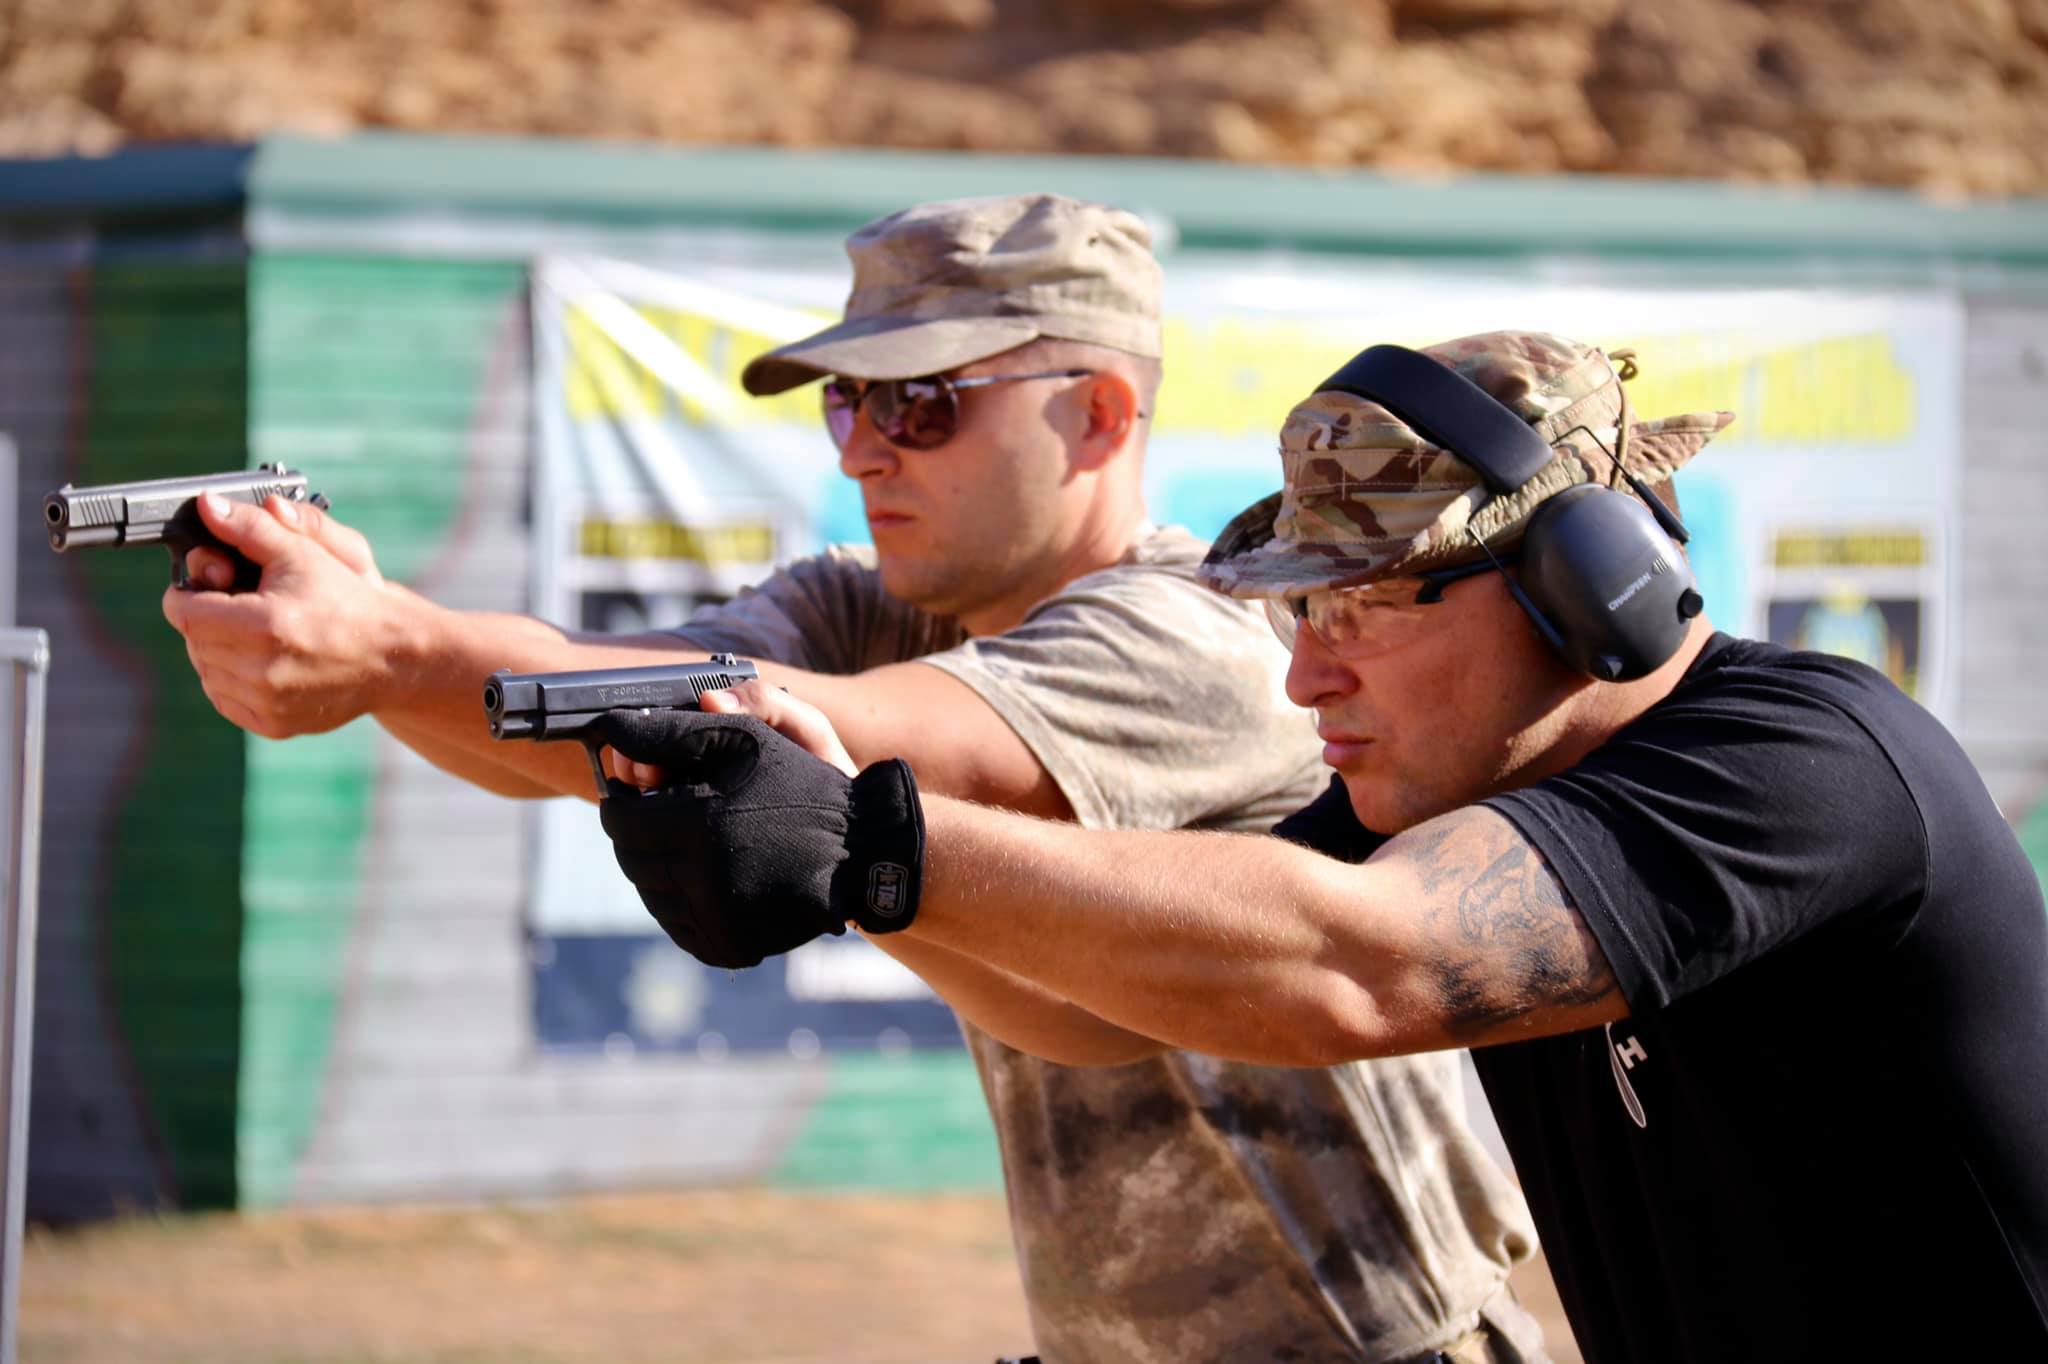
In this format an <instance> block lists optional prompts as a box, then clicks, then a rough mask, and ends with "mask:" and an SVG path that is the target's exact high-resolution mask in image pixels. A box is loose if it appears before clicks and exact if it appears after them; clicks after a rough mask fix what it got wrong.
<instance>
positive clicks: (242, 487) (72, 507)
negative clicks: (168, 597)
mask: <svg viewBox="0 0 2048 1364" xmlns="http://www.w3.org/2000/svg"><path fill="white" fill-rule="evenodd" d="M201 493H215V494H217V495H219V496H221V497H225V498H227V499H228V500H229V501H230V502H246V503H248V504H249V505H250V506H252V507H260V506H262V505H263V502H264V499H265V498H267V497H269V496H270V495H271V494H273V493H275V494H276V495H277V496H279V497H281V498H283V499H284V500H285V501H287V502H310V503H312V504H313V505H314V506H316V507H318V508H320V509H321V510H322V511H325V510H326V509H327V499H326V498H324V497H322V496H321V495H320V494H319V493H314V492H308V491H306V476H305V475H304V474H302V473H298V472H296V471H294V470H291V469H287V468H285V467H284V466H283V465H282V464H265V465H263V466H262V467H260V468H257V469H254V470H241V471H238V472H236V473H231V474H195V475H193V476H192V477H189V478H152V479H145V480H143V481H141V482H137V483H103V484H101V485H100V486H98V487H96V488H74V487H72V486H71V485H70V484H69V483H67V484H65V485H64V486H63V487H61V488H59V489H57V491H56V492H53V493H51V494H50V495H49V496H47V497H45V498H44V499H43V525H44V527H45V528H46V529H47V530H48V531H49V532H50V548H51V549H54V550H56V551H57V552H58V553H60V554H61V553H63V552H64V551H65V550H68V549H80V548H90V547H95V546H102V545H106V546H112V547H114V548H116V549H120V548H125V547H126V546H129V545H162V546H163V547H164V548H165V549H167V550H169V551H170V552H171V582H172V584H173V585H175V586H177V587H181V588H184V587H190V586H191V585H192V584H191V583H190V582H189V581H188V580H187V578H186V576H185V555H186V554H187V553H188V552H190V551H191V550H194V549H197V548H199V547H200V546H201V545H207V546H210V547H212V548H214V549H217V550H220V551H221V552H222V553H223V554H226V555H227V556H228V557H229V558H231V559H232V560H234V565H235V583H234V587H233V589H232V590H233V591H236V592H253V591H254V590H255V589H256V585H257V583H258V581H259V580H260V579H261V578H262V576H263V570H262V569H260V568H258V567H257V566H256V565H255V564H253V563H250V562H249V561H248V560H247V559H245V558H243V557H242V555H241V554H240V553H238V552H237V551H235V550H234V549H231V548H230V547H228V546H227V545H224V544H222V543H221V542H220V541H219V540H218V539H216V538H215V536H214V534H213V532H212V531H210V530H208V529H207V528H206V523H205V522H204V521H201V520H200V519H199V495H200V494H201Z"/></svg>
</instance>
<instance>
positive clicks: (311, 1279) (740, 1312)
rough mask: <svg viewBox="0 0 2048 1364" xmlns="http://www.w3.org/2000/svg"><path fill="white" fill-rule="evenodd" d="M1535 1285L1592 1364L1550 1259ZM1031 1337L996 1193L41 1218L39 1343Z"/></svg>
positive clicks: (444, 1344) (988, 1355)
mask: <svg viewBox="0 0 2048 1364" xmlns="http://www.w3.org/2000/svg"><path fill="white" fill-rule="evenodd" d="M1532 1270H1533V1272H1531V1271H1532ZM1517 1288H1518V1290H1519V1291H1520V1292H1521V1293H1522V1296H1523V1299H1524V1301H1525V1302H1526V1303H1528V1304H1529V1306H1530V1307H1531V1309H1532V1310H1534V1311H1536V1312H1537V1313H1538V1314H1539V1315H1540V1316H1542V1317H1543V1319H1544V1324H1545V1327H1546V1329H1547V1330H1548V1331H1549V1333H1550V1336H1551V1339H1552V1341H1553V1343H1554V1345H1555V1346H1556V1357H1557V1358H1558V1359H1559V1361H1560V1362H1561V1364H1569V1362H1570V1361H1576V1359H1577V1355H1576V1354H1575V1353H1574V1352H1573V1351H1572V1350H1571V1348H1570V1337H1569V1335H1568V1334H1566V1331H1565V1327H1564V1324H1563V1319H1562V1316H1561V1314H1560V1313H1559V1312H1558V1310H1557V1305H1556V1297H1555V1294H1554V1293H1553V1292H1552V1290H1551V1288H1550V1283H1549V1279H1548V1275H1547V1274H1546V1273H1545V1272H1544V1271H1543V1270H1542V1268H1541V1266H1540V1265H1538V1266H1531V1267H1528V1268H1525V1270H1524V1271H1523V1272H1522V1273H1521V1274H1519V1275H1518V1276H1517ZM1028 1339H1029V1334H1028V1328H1027V1326H1026V1322H1025V1316H1024V1305H1023V1301H1022V1299H1021V1297H1020V1296H1019V1293H1018V1289H1017V1277H1016V1264H1015V1260H1014V1258H1013V1256H1012V1253H1011V1250H1010V1242H1009V1231H1008V1226H1007V1221H1006V1218H1005V1215H1004V1210H1003V1203H1002V1200H1001V1198H1000V1197H999V1196H996V1195H992V1194H989V1195H958V1196H942V1197H929V1198H908V1197H870V1196H850V1195H829V1194H787V1193H770V1192H760V1191H728V1192H704V1193H690V1194H659V1195H634V1196H620V1197H607V1198H586V1199H576V1200H569V1201H563V1202H553V1203H544V1204H523V1205H516V1206H491V1207H440V1208H414V1207H408V1208H378V1209H337V1210H327V1211H313V1212H280V1213H262V1214H251V1215H242V1216H233V1215H219V1216H195V1217H173V1218H150V1219H137V1220H131V1221H126V1222H120V1223H113V1224H107V1225H102V1226H97V1227H88V1228H83V1229H79V1230H73V1231H62V1232H59V1231H51V1230H48V1229H41V1228H31V1229H30V1232H29V1235H28V1240H27V1244H26V1247H25V1254H24V1257H23V1268H22V1285H21V1325H20V1337H19V1340H20V1350H19V1356H20V1359H21V1361H22V1364H599V1361H602V1362H603V1364H642V1361H646V1362H648V1364H652V1361H662V1364H739V1362H740V1361H747V1362H748V1364H826V1362H827V1361H835V1362H838V1364H967V1362H969V1361H972V1362H973V1364H986V1361H988V1360H990V1359H992V1358H994V1357H995V1356H996V1355H997V1354H1000V1353H1003V1352H1006V1351H1008V1352H1015V1351H1018V1350H1020V1349H1022V1348H1024V1346H1025V1343H1026V1342H1027V1341H1028Z"/></svg>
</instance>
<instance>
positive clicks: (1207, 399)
mask: <svg viewBox="0 0 2048 1364" xmlns="http://www.w3.org/2000/svg"><path fill="white" fill-rule="evenodd" d="M1359 344H1360V343H1359V342H1358V339H1357V337H1356V336H1354V335H1352V334H1351V333H1349V332H1346V331H1341V330H1339V329H1338V328H1337V327H1335V326H1333V325H1330V324H1327V323H1326V324H1322V325H1305V324H1303V323H1301V322H1298V321H1294V320H1292V319H1288V320H1281V319H1264V318H1234V317H1225V318H1217V319H1215V320H1213V321H1207V322H1202V323H1195V322H1190V321H1189V320H1188V319H1186V318H1184V317H1169V318H1167V319H1166V323H1165V327H1164V345H1165V351H1166V359H1165V370H1166V380H1165V382H1164V383H1163V384H1161V386H1160V390H1159V412H1158V415H1157V418H1156V420H1155V422H1154V424H1153V429H1154V430H1155V431H1159V432H1175V431H1184V432H1201V433H1203V434H1207V435H1217V436H1255V437H1261V438H1263V439H1265V440H1266V441H1268V442H1276V441H1278V439H1279V436H1280V424H1281V423H1282V422H1284V421H1286V420H1287V413H1288V411H1289V410H1290V409H1291V408H1293V406H1294V405H1295V404H1296V403H1298V402H1300V401H1301V400H1302V399H1303V398H1305V397H1307V396H1308V393H1309V389H1310V387H1311V386H1312V385H1313V384H1315V383H1316V382H1317V381H1319V380H1321V379H1324V378H1326V377H1328V376H1329V375H1330V374H1333V373H1335V372H1336V369H1337V367H1338V366H1339V365H1341V364H1343V363H1344V362H1345V361H1346V360H1349V359H1350V358H1351V357H1352V356H1353V355H1354V354H1356V353H1357V352H1358V349H1359Z"/></svg>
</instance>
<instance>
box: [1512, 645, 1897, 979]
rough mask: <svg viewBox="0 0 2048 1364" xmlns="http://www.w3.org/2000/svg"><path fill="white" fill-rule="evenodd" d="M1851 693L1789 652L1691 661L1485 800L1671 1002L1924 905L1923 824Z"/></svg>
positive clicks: (1610, 950) (1618, 961) (1620, 954)
mask: <svg viewBox="0 0 2048 1364" xmlns="http://www.w3.org/2000/svg"><path fill="white" fill-rule="evenodd" d="M1874 699H1875V700H1877V701H1878V702H1879V703H1880V704H1881V703H1882V699H1881V698H1874ZM1857 704H1858V701H1857V697H1856V694H1855V690H1854V688H1853V687H1851V688H1842V687H1828V686H1824V687H1819V688H1816V687H1814V686H1812V685H1810V684H1809V683H1808V682H1807V681H1805V680H1803V679H1802V678H1801V677H1800V676H1799V674H1798V672H1797V670H1794V669H1779V670H1776V673H1775V675H1774V672H1773V670H1771V669H1762V668H1746V669H1739V670H1734V675H1732V676H1727V677H1716V678H1713V679H1711V680H1707V681H1702V682H1697V683H1696V682H1694V681H1693V680H1692V679H1688V680H1687V682H1686V684H1684V685H1682V686H1681V687H1680V688H1679V689H1678V690H1677V691H1674V693H1673V695H1672V697H1671V698H1669V699H1667V700H1666V701H1664V702H1662V703H1660V704H1659V705H1658V706H1656V707H1655V708H1653V709H1652V710H1651V711H1650V712H1648V713H1647V714H1646V715H1644V716H1643V717H1642V718H1640V719H1638V720H1637V721H1636V722H1635V723H1633V724H1631V725H1630V726H1628V727H1627V728H1625V729H1623V730H1622V731H1621V732H1620V733H1619V734H1617V735H1616V736H1615V737H1614V738H1613V739H1611V740H1609V741H1608V742H1607V743H1605V744H1603V745H1602V746H1601V747H1599V748H1597V749H1595V750H1594V751H1593V752H1592V753H1591V754H1589V755H1588V756H1587V757H1586V758H1585V759H1584V760H1583V761H1581V762H1580V763H1579V764H1578V765H1577V766H1575V767H1573V768H1571V769H1570V770H1569V771H1566V772H1564V773H1561V774H1559V775H1557V776H1554V777H1551V778H1549V779H1547V780H1545V781H1542V782H1539V783H1537V784H1535V785H1533V786H1530V787H1527V788H1525V789H1523V790H1520V791H1513V792H1509V793H1507V794H1505V795H1501V796H1496V797H1494V798H1492V799H1491V800H1489V801H1487V802H1485V803H1486V804H1487V805H1489V806H1491V807H1493V808H1495V809H1497V810H1499V811H1500V812H1501V813H1502V814H1503V815H1505V816H1506V817H1507V818H1508V819H1509V820H1510V821H1512V822H1513V823H1514V825H1515V826H1516V828H1517V829H1519V830H1520V831H1521V833H1522V834H1523V836H1524V837H1526V838H1527V839H1528V840H1529V841H1530V842H1531V843H1532V844H1534V845H1535V847H1536V848H1537V849H1538V850H1539V851H1540V852H1542V854H1543V856H1544V857H1545V858H1546V859H1547V860H1548V861H1549V863H1550V865H1551V867H1552V869H1553V870H1555V872H1556V873H1557V875H1558V877H1559V879H1560V880H1561V881H1562V882H1563V883H1564V887H1565V889H1566V891H1567V892H1569V894H1570V895H1571V897H1572V899H1573V901H1574V903H1575V904H1576V905H1577V907H1578V910H1579V912H1580V914H1581V915H1582V916H1583V917H1584V918H1585V920H1586V923H1587V926H1588V927H1589V928H1591V929H1592V931H1593V933H1594V935H1595V936H1596V937H1597V938H1598V939H1599V940H1600V945H1601V947H1602V948H1603V949H1604V950H1605V951H1606V954H1607V958H1608V961H1609V962H1610V964H1611V965H1612V966H1613V968H1614V971H1615V975H1616V978H1617V980H1618V981H1619V983H1620V985H1621V988H1622V992H1623V994H1624V995H1625V996H1626V997H1627V999H1628V1001H1629V1003H1630V1005H1631V1006H1632V1007H1635V1008H1639V1009H1640V1008H1650V1007H1659V1006H1662V1005H1665V1004H1668V1003H1670V1002H1671V1001H1672V1000H1674V999H1677V998H1680V997H1682V996H1684V995H1686V994H1688V993H1690V992H1692V991H1695V990H1698V989H1700V988H1702V987H1703V986H1706V985H1709V984H1711V983H1713V982H1714V981H1716V980H1718V979H1720V978H1721V977H1722V976H1724V975H1726V974H1727V973H1728V972H1730V971H1732V970H1733V969H1735V968H1736V967H1738V966H1741V965H1743V964H1745V963H1747V962H1751V961H1754V960H1756V959H1757V958H1759V957H1761V956H1763V955H1764V954H1765V953H1768V952H1773V951H1778V950H1782V949H1784V948H1786V947H1787V946H1788V945H1792V944H1796V943H1798V942H1800V941H1801V940H1802V939H1805V938H1806V937H1808V936H1809V935H1813V934H1817V933H1821V932H1824V931H1828V930H1830V929H1833V928H1835V927H1837V926H1841V925H1843V924H1844V923H1845V922H1846V921H1849V920H1854V919H1864V920H1874V919H1877V918H1879V917H1880V916H1884V915H1887V914H1888V913H1890V912H1893V911H1897V912H1900V913H1905V914H1910V912H1911V909H1912V907H1913V906H1915V905H1917V903H1918V901H1919V898H1920V897H1921V895H1922V894H1923V892H1924V888H1925V886H1926V883H1927V837H1926V832H1925V829H1924V828H1923V826H1922V823H1921V820H1920V815H1919V811H1918V808H1917V806H1916V805H1915V803H1914V801H1913V798H1912V796H1911V794H1910V792H1909V791H1908V789H1907V786H1906V783H1905V781H1904V780H1903V779H1902V778H1901V776H1900V774H1899V772H1898V770H1897V769H1896V768H1895V767H1894V765H1893V763H1892V761H1891V759H1890V758H1889V757H1888V756H1887V754H1886V752H1885V750H1884V748H1883V746H1882V745H1881V744H1880V743H1879V742H1878V741H1877V740H1876V739H1875V738H1874V737H1872V735H1871V733H1870V732H1869V731H1868V730H1867V729H1866V728H1865V726H1864V725H1863V724H1862V723H1860V722H1859V721H1858V719H1857V717H1856V714H1855V713H1854V711H1855V708H1856V706H1857ZM1900 704H1905V705H1910V704H1911V703H1910V702H1905V701H1903V698H1901V699H1900Z"/></svg>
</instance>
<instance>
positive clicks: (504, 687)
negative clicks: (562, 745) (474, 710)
mask: <svg viewBox="0 0 2048 1364" xmlns="http://www.w3.org/2000/svg"><path fill="white" fill-rule="evenodd" d="M760 675H761V673H760V670H759V669H757V668H756V667H755V666H754V665H753V664H752V663H751V662H749V661H748V660H746V659H744V658H736V657H734V656H733V655H732V654H713V655H711V658H710V660H709V661H707V662H704V663H658V664H655V665H653V666H651V667H646V668H595V669H592V670H591V671H589V672H580V673H514V672H506V671H505V670H504V669H502V668H500V669H499V670H498V671H497V672H494V673H492V674H491V676H490V680H489V681H487V682H485V683H484V718H485V719H486V720H488V721H489V722H490V726H491V737H492V738H493V739H538V740H542V741H546V740H549V739H577V740H580V741H581V742H582V744H583V750H584V752H586V753H588V754H589V755H590V770H591V771H592V772H593V773H595V774H596V776H597V796H598V799H599V800H602V799H604V795H605V784H604V764H603V763H602V762H601V761H600V760H599V758H598V752H599V750H601V749H602V748H603V747H604V741H603V740H602V739H599V738H597V737H596V736H595V735H593V734H592V733H591V732H590V727H591V725H592V724H593V723H595V722H596V720H597V719H598V717H600V716H602V715H603V714H604V713H605V712H606V711H608V710H696V709H698V705H697V700H698V698H699V697H701V696H703V695H704V693H705V692H707V691H723V690H724V689H725V688H727V687H737V686H738V685H739V684H740V683H742V682H748V681H752V680H753V679H754V678H757V677H759V676H760Z"/></svg>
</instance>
